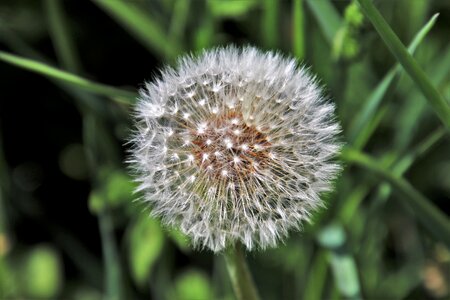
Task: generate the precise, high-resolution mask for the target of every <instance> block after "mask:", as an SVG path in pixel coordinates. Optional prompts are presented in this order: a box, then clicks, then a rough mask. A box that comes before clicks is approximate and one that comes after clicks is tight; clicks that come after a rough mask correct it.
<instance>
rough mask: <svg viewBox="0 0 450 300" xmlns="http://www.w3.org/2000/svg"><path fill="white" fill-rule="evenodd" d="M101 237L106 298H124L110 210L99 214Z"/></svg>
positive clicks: (112, 299) (117, 299) (109, 299)
mask: <svg viewBox="0 0 450 300" xmlns="http://www.w3.org/2000/svg"><path fill="white" fill-rule="evenodd" d="M98 221H99V227H100V238H101V241H102V250H103V262H104V269H105V274H106V277H105V287H106V299H108V300H120V299H124V298H123V297H124V291H123V286H122V282H123V278H122V276H121V268H120V258H119V253H118V250H117V247H116V240H115V237H114V232H113V223H112V220H111V216H110V214H109V212H108V211H105V212H102V213H101V214H100V215H99V216H98Z"/></svg>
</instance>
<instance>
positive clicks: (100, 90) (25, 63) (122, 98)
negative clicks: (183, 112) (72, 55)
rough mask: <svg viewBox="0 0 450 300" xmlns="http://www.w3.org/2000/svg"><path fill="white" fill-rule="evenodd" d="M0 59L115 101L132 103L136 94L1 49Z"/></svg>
mask: <svg viewBox="0 0 450 300" xmlns="http://www.w3.org/2000/svg"><path fill="white" fill-rule="evenodd" d="M0 60H2V61H4V62H7V63H10V64H12V65H14V66H17V67H20V68H23V69H26V70H29V71H32V72H35V73H38V74H41V75H44V76H46V77H49V78H52V79H57V80H60V81H62V82H65V83H68V84H71V85H73V86H76V87H78V88H81V89H83V90H86V91H89V92H92V93H96V94H101V95H104V96H108V97H111V98H113V99H114V100H115V101H117V102H121V103H125V104H132V103H133V102H134V100H135V99H136V97H137V95H136V94H135V93H133V92H130V91H127V90H123V89H119V88H116V87H112V86H109V85H106V84H101V83H96V82H93V81H90V80H88V79H85V78H83V77H80V76H77V75H74V74H72V73H69V72H66V71H62V70H60V69H57V68H55V67H51V66H49V65H47V64H44V63H41V62H38V61H34V60H31V59H27V58H23V57H20V56H17V55H14V54H9V53H6V52H3V51H0Z"/></svg>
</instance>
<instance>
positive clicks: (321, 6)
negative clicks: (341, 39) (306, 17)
mask: <svg viewBox="0 0 450 300" xmlns="http://www.w3.org/2000/svg"><path fill="white" fill-rule="evenodd" d="M306 3H307V4H308V6H309V8H310V9H311V11H312V13H313V15H314V17H315V18H316V19H317V22H318V23H319V25H320V28H321V29H322V32H323V34H324V35H325V38H326V39H327V41H328V42H329V43H330V45H332V44H333V41H334V37H335V36H336V34H337V32H338V30H339V27H340V26H341V24H342V19H341V16H340V15H339V13H338V11H337V10H336V8H334V6H333V5H332V4H331V3H330V1H328V0H307V1H306Z"/></svg>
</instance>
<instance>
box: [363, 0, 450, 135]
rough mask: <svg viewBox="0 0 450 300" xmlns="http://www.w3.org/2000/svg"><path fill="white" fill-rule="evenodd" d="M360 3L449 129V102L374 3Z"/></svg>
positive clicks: (367, 0)
mask: <svg viewBox="0 0 450 300" xmlns="http://www.w3.org/2000/svg"><path fill="white" fill-rule="evenodd" d="M358 2H359V4H360V5H361V7H362V8H363V10H364V12H365V14H366V16H367V18H368V19H369V20H370V21H371V22H372V24H373V26H374V27H375V29H376V30H377V31H378V33H379V35H380V36H381V38H382V39H383V41H384V42H385V43H386V45H387V46H388V48H389V50H390V51H391V52H392V54H393V55H394V56H395V57H396V58H397V60H398V61H399V63H400V64H401V65H402V66H403V68H404V69H405V71H406V72H407V73H408V74H409V76H410V77H411V78H412V80H413V81H414V82H415V83H416V84H417V86H418V87H419V89H420V90H421V91H422V93H423V95H424V96H425V98H427V100H428V101H429V102H430V105H431V106H432V108H433V109H434V111H435V113H436V114H437V115H438V117H439V118H440V119H441V121H442V122H443V123H444V124H445V126H446V127H447V128H449V127H450V106H449V104H448V102H447V101H446V100H445V99H444V98H443V97H442V96H441V95H440V94H439V92H438V91H437V90H436V88H435V87H434V86H433V84H432V83H431V81H430V79H429V78H428V77H427V76H426V74H425V72H424V71H423V70H422V68H421V67H420V66H419V64H418V63H417V62H416V61H415V60H414V58H413V57H412V56H411V54H409V53H408V51H407V50H406V48H405V46H403V44H402V42H401V41H400V39H399V38H398V37H397V35H396V34H395V33H394V31H393V30H392V29H391V27H390V26H389V25H388V24H387V23H386V21H385V20H384V18H383V16H381V14H380V12H379V11H378V10H377V9H376V8H375V6H374V5H373V3H372V1H371V0H358Z"/></svg>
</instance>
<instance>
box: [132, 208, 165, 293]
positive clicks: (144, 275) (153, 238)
mask: <svg viewBox="0 0 450 300" xmlns="http://www.w3.org/2000/svg"><path fill="white" fill-rule="evenodd" d="M163 245H164V234H163V231H162V229H161V226H160V224H159V222H158V221H156V220H155V219H153V218H151V217H149V216H146V215H144V214H141V216H140V217H139V219H138V220H137V221H136V223H134V224H133V225H132V227H131V229H130V232H129V244H128V246H129V251H128V261H129V266H130V269H131V270H130V271H131V275H132V277H133V279H134V281H135V282H136V284H137V285H139V286H141V287H142V286H144V285H145V282H146V280H147V279H148V278H149V276H150V274H151V272H152V269H153V266H154V264H155V262H156V261H157V259H158V258H159V256H160V255H161V251H162V249H163Z"/></svg>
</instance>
